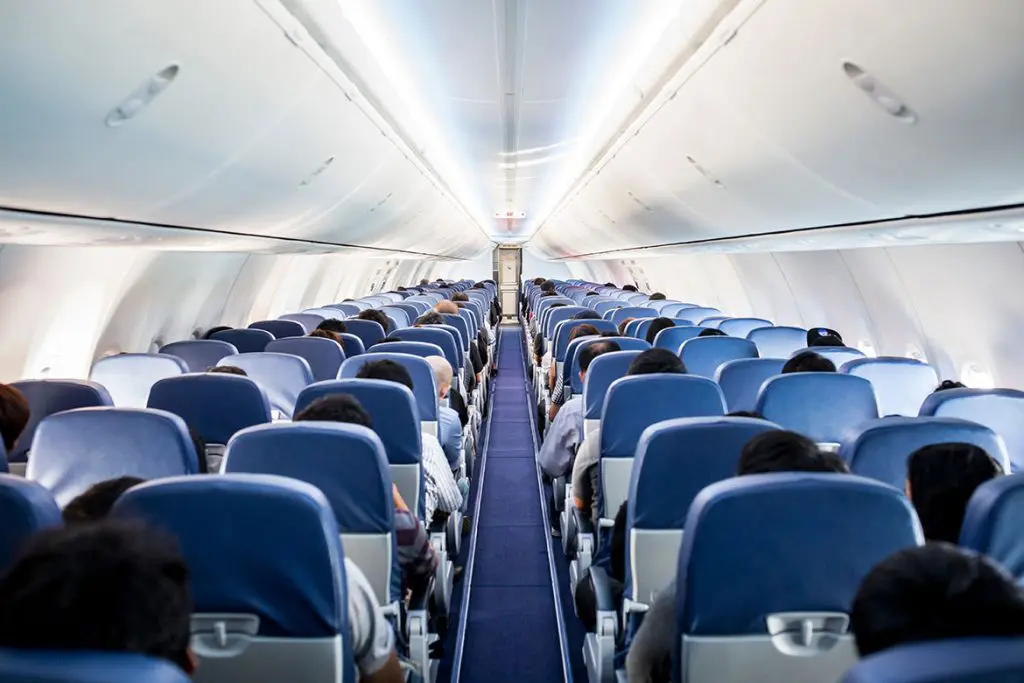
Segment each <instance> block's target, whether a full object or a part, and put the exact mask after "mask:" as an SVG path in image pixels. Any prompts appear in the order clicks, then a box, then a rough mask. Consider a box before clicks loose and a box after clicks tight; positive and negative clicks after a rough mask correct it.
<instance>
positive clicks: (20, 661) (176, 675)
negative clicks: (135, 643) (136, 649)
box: [0, 649, 191, 683]
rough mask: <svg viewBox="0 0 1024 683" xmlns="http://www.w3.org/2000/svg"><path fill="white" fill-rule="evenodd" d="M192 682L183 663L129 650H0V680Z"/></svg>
mask: <svg viewBox="0 0 1024 683" xmlns="http://www.w3.org/2000/svg"><path fill="white" fill-rule="evenodd" d="M143 681H144V682H145V683H190V682H191V679H190V678H189V677H188V675H186V674H185V672H184V671H183V670H182V668H181V667H180V666H178V665H177V664H172V663H171V662H169V661H167V660H165V659H156V658H154V657H146V656H144V655H138V654H134V653H128V652H88V651H74V650H67V651H59V650H3V649H0V683H143Z"/></svg>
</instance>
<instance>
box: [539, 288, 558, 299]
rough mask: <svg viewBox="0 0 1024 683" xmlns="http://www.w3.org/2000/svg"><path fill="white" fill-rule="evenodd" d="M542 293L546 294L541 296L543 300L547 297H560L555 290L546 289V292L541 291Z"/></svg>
mask: <svg viewBox="0 0 1024 683" xmlns="http://www.w3.org/2000/svg"><path fill="white" fill-rule="evenodd" d="M541 291H542V292H544V293H543V294H541V295H540V298H541V299H543V298H544V297H547V296H558V292H556V291H555V290H553V289H544V290H541Z"/></svg>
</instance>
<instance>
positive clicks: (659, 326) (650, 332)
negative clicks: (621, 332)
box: [647, 318, 676, 344]
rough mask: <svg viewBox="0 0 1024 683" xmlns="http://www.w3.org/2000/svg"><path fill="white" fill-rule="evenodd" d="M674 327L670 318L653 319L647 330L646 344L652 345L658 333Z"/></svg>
mask: <svg viewBox="0 0 1024 683" xmlns="http://www.w3.org/2000/svg"><path fill="white" fill-rule="evenodd" d="M675 326H676V324H675V322H674V321H673V320H672V318H655V319H654V320H653V321H652V322H651V326H650V327H648V328H647V343H648V344H653V343H654V340H655V338H656V337H657V336H658V333H659V332H661V331H662V330H667V329H668V328H670V327H675Z"/></svg>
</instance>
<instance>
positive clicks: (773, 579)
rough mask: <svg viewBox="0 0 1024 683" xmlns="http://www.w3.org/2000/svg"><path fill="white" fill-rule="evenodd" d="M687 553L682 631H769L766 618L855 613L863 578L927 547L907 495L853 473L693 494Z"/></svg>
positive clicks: (736, 482) (747, 482)
mask: <svg viewBox="0 0 1024 683" xmlns="http://www.w3.org/2000/svg"><path fill="white" fill-rule="evenodd" d="M685 528H686V533H685V534H684V535H683V546H682V548H681V550H680V553H679V568H678V586H679V590H678V592H677V595H676V614H677V615H678V616H679V618H680V619H681V623H680V629H681V630H680V633H681V634H693V635H709V636H710V635H745V634H765V633H767V624H766V622H765V617H766V615H769V614H776V613H781V612H804V611H813V612H843V613H847V612H848V611H849V609H850V605H851V604H852V603H853V598H854V596H855V595H856V592H857V589H858V587H859V585H860V582H861V580H862V579H863V578H864V576H865V575H867V573H868V572H869V571H870V570H871V569H872V568H873V567H874V566H875V565H876V564H878V563H879V562H880V561H881V560H883V559H885V558H886V557H888V556H889V555H891V554H893V553H894V552H896V551H897V550H900V549H902V548H907V547H910V546H914V545H920V544H921V543H923V536H922V533H921V527H920V524H919V523H918V521H917V515H916V514H915V513H914V509H913V507H912V506H911V504H910V501H908V500H907V498H906V496H904V495H903V493H902V492H901V491H897V490H895V489H893V488H891V487H889V486H885V485H884V484H880V483H878V482H875V481H871V480H868V479H863V478H861V477H856V476H853V475H845V474H809V473H784V474H758V475H749V476H744V477H735V478H732V479H728V480H726V481H722V482H718V483H716V484H712V485H710V486H708V487H707V488H705V489H704V490H702V491H701V492H700V493H699V494H697V497H696V498H695V499H694V501H693V504H692V505H691V506H690V510H689V513H688V514H687V516H686V523H685Z"/></svg>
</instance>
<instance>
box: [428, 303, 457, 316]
mask: <svg viewBox="0 0 1024 683" xmlns="http://www.w3.org/2000/svg"><path fill="white" fill-rule="evenodd" d="M434 310H435V311H437V312H438V313H453V314H455V315H458V314H459V307H458V306H457V305H455V302H454V301H448V300H447V299H446V300H444V301H440V302H438V304H437V305H436V306H434Z"/></svg>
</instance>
